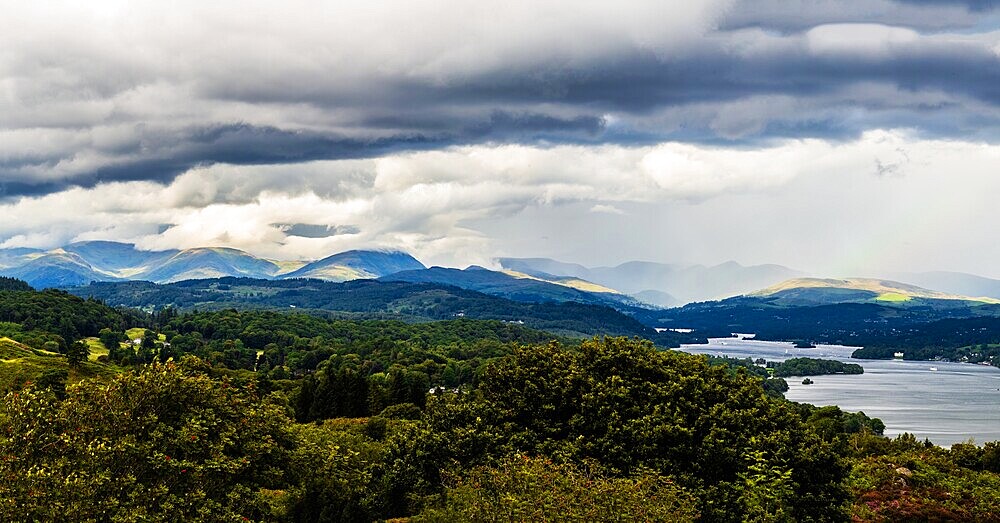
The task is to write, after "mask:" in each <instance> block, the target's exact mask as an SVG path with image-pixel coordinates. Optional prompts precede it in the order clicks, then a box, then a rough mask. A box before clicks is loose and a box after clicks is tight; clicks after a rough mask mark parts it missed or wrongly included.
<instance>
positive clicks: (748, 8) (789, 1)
mask: <svg viewBox="0 0 1000 523" xmlns="http://www.w3.org/2000/svg"><path fill="white" fill-rule="evenodd" d="M998 5H1000V2H998V1H997V0H740V1H737V2H735V3H734V5H733V6H732V7H731V8H730V9H729V10H728V11H727V12H726V14H725V16H723V17H722V19H721V20H720V22H719V27H720V28H721V29H726V30H733V29H746V28H765V29H768V30H773V31H779V32H796V31H803V30H807V29H809V28H811V27H815V26H817V25H820V24H836V23H877V24H886V25H895V26H904V27H911V28H914V29H920V30H930V31H940V30H945V29H961V28H967V27H972V26H975V25H976V24H978V23H980V22H981V21H982V20H983V15H985V14H988V13H989V12H990V11H993V10H996V9H997V7H998Z"/></svg>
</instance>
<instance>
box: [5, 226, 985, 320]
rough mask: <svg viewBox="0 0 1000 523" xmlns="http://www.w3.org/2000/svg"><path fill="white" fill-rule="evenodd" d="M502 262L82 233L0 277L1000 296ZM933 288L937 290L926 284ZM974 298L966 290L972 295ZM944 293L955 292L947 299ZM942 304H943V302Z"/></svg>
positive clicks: (924, 287) (571, 297)
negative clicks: (168, 243) (257, 250)
mask: <svg viewBox="0 0 1000 523" xmlns="http://www.w3.org/2000/svg"><path fill="white" fill-rule="evenodd" d="M497 262H498V264H499V265H500V266H501V269H500V270H490V269H487V268H484V267H478V266H471V267H468V268H466V269H455V268H445V267H430V268H427V267H425V266H424V264H423V263H421V262H420V261H418V260H417V259H416V258H414V257H413V256H411V255H409V254H407V253H404V252H400V251H382V250H352V251H347V252H342V253H337V254H334V255H332V256H328V257H326V258H323V259H320V260H316V261H304V260H293V261H282V260H272V259H265V258H261V257H257V256H254V255H252V254H250V253H247V252H244V251H241V250H238V249H232V248H225V247H202V248H194V249H184V250H176V249H172V250H161V251H147V250H141V249H138V248H136V246H135V245H132V244H128V243H119V242H111V241H85V242H77V243H72V244H69V245H66V246H64V247H61V248H57V249H52V250H48V251H43V250H41V249H31V248H13V249H0V276H8V277H13V278H18V279H21V280H24V281H26V282H28V283H29V284H31V285H32V286H33V287H35V288H47V287H56V288H71V287H80V286H85V285H87V284H89V283H90V282H92V281H102V282H118V281H150V282H154V283H173V282H179V281H185V280H195V279H209V278H224V277H242V278H254V279H264V280H287V279H299V278H307V279H319V280H326V281H333V282H345V281H351V280H362V279H382V280H385V281H395V282H410V283H434V284H440V285H451V286H455V287H460V288H463V289H467V290H474V291H478V292H483V293H485V294H489V295H492V296H498V297H503V298H508V299H512V300H515V301H521V302H534V303H541V302H577V303H587V304H595V305H605V306H610V307H614V308H616V309H619V310H628V309H631V308H647V309H648V308H657V307H676V306H680V305H683V304H686V303H692V302H704V301H711V300H719V299H725V298H728V297H732V296H744V295H746V296H750V297H761V296H767V297H769V298H770V299H771V301H772V302H773V303H780V304H785V305H805V306H808V305H817V304H831V303H880V304H888V303H893V304H895V305H904V306H911V307H912V306H915V305H921V304H925V303H926V302H927V301H928V300H930V301H931V302H939V301H942V302H943V303H944V304H945V305H953V304H954V300H958V301H962V300H972V301H984V302H989V301H990V300H991V299H992V300H998V299H1000V280H993V279H989V278H984V277H980V276H975V275H971V274H962V273H953V272H927V273H913V274H905V275H902V277H901V278H899V279H901V280H902V281H906V282H907V283H898V282H894V281H890V280H878V279H864V278H852V279H847V280H831V279H817V278H807V277H805V275H804V274H803V273H801V272H799V271H796V270H794V269H790V268H788V267H783V266H781V265H753V266H744V265H740V264H739V263H736V262H726V263H723V264H720V265H714V266H704V265H692V266H684V265H676V264H664V263H653V262H642V261H632V262H627V263H623V264H621V265H617V266H614V267H585V266H583V265H579V264H574V263H565V262H560V261H557V260H552V259H548V258H500V259H498V260H497ZM929 289H934V290H929ZM970 296H971V297H972V298H967V297H970ZM948 300H953V301H952V303H950V304H949V302H948ZM937 306H941V305H940V304H939V305H937Z"/></svg>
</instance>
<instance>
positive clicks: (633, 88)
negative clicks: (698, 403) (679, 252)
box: [0, 0, 1000, 264]
mask: <svg viewBox="0 0 1000 523" xmlns="http://www.w3.org/2000/svg"><path fill="white" fill-rule="evenodd" d="M0 1H3V0H0ZM5 4H6V5H4V13H5V15H4V16H3V17H0V241H2V242H4V243H3V244H4V245H7V246H10V245H33V246H43V247H50V246H54V245H58V244H59V243H62V242H66V241H70V240H74V239H86V238H112V239H133V240H138V241H139V242H140V243H141V244H142V245H144V246H147V247H150V248H153V247H184V246H195V245H202V244H224V245H232V246H236V247H243V248H248V249H250V250H253V251H254V252H257V253H259V254H264V255H274V256H279V255H280V256H282V257H291V256H301V257H316V256H322V255H324V254H327V253H328V252H330V251H331V250H336V249H340V248H347V247H371V246H391V247H398V248H406V249H411V250H414V251H415V252H417V253H418V254H422V255H423V256H425V257H428V258H429V259H430V260H431V261H434V260H438V261H441V262H446V263H456V264H458V263H461V262H471V261H482V260H484V259H487V258H489V257H490V256H492V255H495V254H497V253H498V252H499V251H501V250H504V249H507V250H509V249H511V248H513V246H514V245H516V242H515V241H514V239H512V238H510V237H499V236H496V234H493V233H490V232H488V231H487V229H490V227H488V226H487V225H486V224H488V223H489V220H500V221H503V220H509V219H515V218H516V217H517V216H519V215H521V214H523V213H525V212H533V211H531V210H532V209H549V208H552V209H555V208H560V209H564V210H565V209H569V208H574V209H575V208H576V207H574V206H576V205H577V204H579V205H581V206H582V207H580V211H579V212H580V213H582V214H585V215H587V216H588V217H597V218H602V219H606V220H627V219H628V218H629V216H630V215H631V214H630V212H631V211H630V209H631V207H630V206H632V205H640V206H642V205H646V206H657V205H660V206H669V207H671V208H683V207H685V206H698V205H702V204H703V202H708V201H710V200H717V199H720V198H723V197H726V196H728V195H733V194H741V193H750V194H755V195H757V198H758V199H759V201H760V204H761V205H767V202H769V198H772V197H773V195H775V194H777V193H779V192H781V191H783V190H785V189H783V188H787V187H795V186H797V184H798V183H799V180H801V179H803V178H809V177H812V176H818V175H817V174H815V173H817V172H823V173H827V174H826V175H825V176H826V178H824V179H828V180H829V181H828V183H831V184H836V183H838V182H837V180H836V178H835V176H837V174H836V172H838V169H839V170H841V171H839V172H840V174H841V175H846V174H849V173H854V172H863V173H865V176H868V177H869V178H870V179H871V180H879V179H882V180H884V179H902V178H905V177H907V173H909V172H913V171H914V170H921V169H923V170H926V169H929V167H927V166H929V165H933V166H935V168H937V169H939V172H938V174H937V176H940V177H941V179H948V180H951V179H952V178H953V177H952V176H951V174H950V172H949V171H950V168H949V166H948V164H947V163H945V162H944V160H943V159H945V158H948V159H953V158H955V157H954V154H953V153H954V151H956V150H957V151H962V154H968V155H969V156H968V158H977V159H980V161H983V162H986V161H991V160H992V159H995V156H991V155H995V152H992V151H994V149H993V148H994V147H995V146H994V145H991V144H996V143H998V141H1000V12H998V6H997V3H996V2H994V1H992V0H968V1H948V0H925V1H918V0H900V1H892V0H864V1H862V0H848V1H833V0H790V1H778V0H692V1H688V2H682V3H677V2H662V1H636V2H627V3H611V2H606V1H592V0H584V1H581V0H576V1H572V2H569V1H561V0H557V1H551V2H541V3H540V2H528V1H514V2H510V1H506V2H494V1H491V0H484V1H477V2H461V1H457V0H426V1H414V2H402V3H401V2H390V1H371V2H363V3H347V2H318V1H306V0H290V1H288V2H281V3H274V2H267V3H265V2H229V1H220V2H208V3H206V2H194V1H186V0H184V1H179V2H171V3H166V4H164V3H162V2H141V1H140V2H136V1H123V0H122V1H102V2H96V3H95V2H92V3H86V4H81V3H78V2H69V1H66V2H46V3H44V4H40V3H26V2H5ZM962 158H965V157H962ZM960 159H961V158H960ZM963 162H964V163H963V165H969V166H971V167H972V168H977V166H978V165H979V164H969V161H968V160H963ZM921 172H923V171H921ZM845 173H846V174H845ZM872 183H879V182H872ZM953 183H956V184H961V183H969V182H968V181H967V180H963V179H960V178H959V179H956V180H955V181H954V182H953ZM884 185H885V184H883V186H884ZM873 187H874V189H873V190H880V189H878V187H881V186H873ZM957 187H958V188H959V189H961V188H963V187H965V186H962V185H958V186H957ZM971 187H972V186H971V185H970V186H968V188H970V190H971ZM553 212H555V213H556V214H558V212H561V211H553ZM552 219H553V220H556V222H558V221H559V219H557V217H555V215H553V217H552ZM588 219H589V218H588ZM556 222H553V223H556ZM542 225H544V224H542ZM710 225H711V224H707V225H706V226H705V227H704V234H706V235H710V234H712V231H711V230H710V227H709V226H710ZM494 229H496V230H500V229H503V227H494ZM635 230H636V234H646V232H647V231H645V230H643V229H642V227H636V229H635ZM497 234H499V233H497ZM524 248H529V246H524ZM530 248H538V246H537V245H533V246H530ZM507 253H508V254H528V253H516V252H515V253H510V252H507ZM705 256H706V257H710V256H716V257H719V256H721V257H737V255H729V256H726V255H724V254H721V253H715V254H711V255H709V254H706V255H705ZM583 257H586V255H584V256H583ZM775 257H777V256H775ZM582 261H585V260H582ZM779 261H780V260H779Z"/></svg>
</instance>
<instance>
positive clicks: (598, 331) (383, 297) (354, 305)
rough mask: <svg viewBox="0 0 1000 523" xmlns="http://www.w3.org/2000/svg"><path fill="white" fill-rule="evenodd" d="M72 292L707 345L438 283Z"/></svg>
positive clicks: (579, 306) (607, 311) (604, 312)
mask: <svg viewBox="0 0 1000 523" xmlns="http://www.w3.org/2000/svg"><path fill="white" fill-rule="evenodd" d="M70 292H73V293H74V294H77V295H79V296H83V297H93V298H97V299H100V300H102V301H104V302H105V303H108V304H111V305H115V306H118V305H123V306H128V307H138V308H144V309H147V310H162V309H163V308H166V307H172V308H176V309H179V310H187V311H190V310H196V309H197V310H219V309H227V308H239V309H247V308H263V309H272V310H283V311H289V310H292V309H295V310H297V311H302V310H310V311H313V312H318V313H320V314H324V315H331V314H333V315H335V316H338V317H352V318H379V319H402V320H407V321H427V320H447V319H455V318H470V319H488V320H501V321H508V322H516V323H518V324H523V325H525V326H527V327H531V328H535V329H539V330H544V331H547V332H552V333H554V334H559V335H566V336H575V337H578V338H579V337H587V336H594V335H605V334H607V335H614V336H642V337H644V338H649V339H652V340H654V341H655V342H656V343H657V344H658V345H661V346H664V347H676V346H678V345H679V344H680V343H691V342H694V343H697V342H699V341H704V340H703V339H699V338H696V337H692V336H687V335H682V334H678V333H674V332H662V333H658V332H656V331H655V330H654V329H652V328H650V327H647V326H645V325H643V324H641V323H640V322H639V321H637V320H636V319H634V318H632V317H630V316H627V315H625V314H622V313H621V312H618V311H616V310H614V309H612V308H610V307H606V306H600V305H593V304H586V303H576V302H554V301H548V302H522V301H514V300H510V299H505V298H501V297H497V296H490V295H487V294H483V293H480V292H476V291H471V290H465V289H460V288H458V287H452V286H449V285H441V284H437V283H411V282H390V281H373V280H361V281H351V282H345V283H335V282H328V281H320V280H286V281H269V280H256V279H250V278H220V279H208V280H191V281H184V282H178V283H173V284H168V285H158V284H153V283H149V282H120V283H110V282H102V283H93V284H91V285H89V286H86V287H79V288H75V289H71V291H70Z"/></svg>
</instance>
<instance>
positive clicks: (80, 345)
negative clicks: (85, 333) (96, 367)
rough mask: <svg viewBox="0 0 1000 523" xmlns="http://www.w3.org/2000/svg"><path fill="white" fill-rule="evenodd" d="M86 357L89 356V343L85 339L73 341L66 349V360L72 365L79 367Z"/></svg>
mask: <svg viewBox="0 0 1000 523" xmlns="http://www.w3.org/2000/svg"><path fill="white" fill-rule="evenodd" d="M87 358H90V345H88V344H87V342H86V341H83V340H80V341H74V342H73V343H72V344H70V346H69V349H67V350H66V360H67V361H68V362H69V364H70V365H71V366H73V367H79V366H80V364H81V363H83V362H85V361H87Z"/></svg>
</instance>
